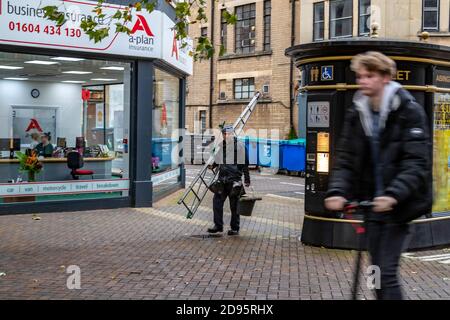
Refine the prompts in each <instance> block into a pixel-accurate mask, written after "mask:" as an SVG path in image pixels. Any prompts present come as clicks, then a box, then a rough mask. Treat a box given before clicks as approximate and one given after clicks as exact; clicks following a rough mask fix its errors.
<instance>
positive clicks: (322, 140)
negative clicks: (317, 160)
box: [317, 132, 330, 152]
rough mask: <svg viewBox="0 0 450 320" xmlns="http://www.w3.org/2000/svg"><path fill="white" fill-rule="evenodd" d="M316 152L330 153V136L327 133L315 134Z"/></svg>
mask: <svg viewBox="0 0 450 320" xmlns="http://www.w3.org/2000/svg"><path fill="white" fill-rule="evenodd" d="M317 152H330V134H329V133H328V132H319V133H318V134H317Z"/></svg>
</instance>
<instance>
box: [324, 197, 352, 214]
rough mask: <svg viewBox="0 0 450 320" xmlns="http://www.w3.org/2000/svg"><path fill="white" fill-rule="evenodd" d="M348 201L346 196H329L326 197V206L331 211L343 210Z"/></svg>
mask: <svg viewBox="0 0 450 320" xmlns="http://www.w3.org/2000/svg"><path fill="white" fill-rule="evenodd" d="M346 202H347V199H345V198H344V197H329V198H326V199H325V207H326V208H327V209H328V210H330V211H341V210H343V209H344V205H345V203H346Z"/></svg>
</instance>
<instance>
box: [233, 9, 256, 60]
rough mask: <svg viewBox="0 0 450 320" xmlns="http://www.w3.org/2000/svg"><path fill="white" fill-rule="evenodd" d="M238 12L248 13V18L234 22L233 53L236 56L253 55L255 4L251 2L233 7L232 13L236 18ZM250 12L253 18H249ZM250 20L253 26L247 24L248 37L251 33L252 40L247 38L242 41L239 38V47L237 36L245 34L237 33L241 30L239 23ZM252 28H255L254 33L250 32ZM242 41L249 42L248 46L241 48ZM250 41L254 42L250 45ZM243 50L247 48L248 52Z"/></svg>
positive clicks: (254, 45) (254, 44)
mask: <svg viewBox="0 0 450 320" xmlns="http://www.w3.org/2000/svg"><path fill="white" fill-rule="evenodd" d="M247 8H249V9H248V10H245V9H247ZM238 10H242V13H245V12H248V13H249V17H248V18H246V19H243V18H242V19H240V20H239V18H238V19H237V21H236V24H235V27H234V52H235V53H236V54H251V53H254V52H255V50H256V3H254V2H253V3H248V4H244V5H241V6H237V7H235V8H234V13H235V15H236V17H238ZM252 12H253V17H252V18H251V17H250V16H251V15H252V14H251V13H252ZM242 16H243V14H242ZM251 20H253V25H251V24H250V23H249V26H248V27H249V28H250V32H249V35H250V34H251V33H253V38H250V37H249V38H245V39H242V38H241V37H239V38H240V40H239V43H240V45H239V46H238V40H237V39H238V34H239V35H242V34H245V33H242V32H238V31H239V30H240V29H242V28H243V27H240V26H239V23H240V22H243V21H251ZM252 26H253V27H255V30H254V31H251V27H252ZM244 40H248V41H250V43H249V45H248V46H242V41H244ZM252 40H254V41H255V42H254V43H253V44H252ZM245 48H248V52H244V51H246V50H244V49H245Z"/></svg>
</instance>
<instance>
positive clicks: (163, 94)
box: [152, 68, 181, 196]
mask: <svg viewBox="0 0 450 320" xmlns="http://www.w3.org/2000/svg"><path fill="white" fill-rule="evenodd" d="M153 81H154V82H153V83H154V90H153V94H154V98H153V99H154V105H153V129H152V134H153V138H152V181H153V192H154V195H155V196H158V195H160V194H162V193H164V192H165V191H167V190H168V189H170V188H172V187H173V186H175V185H177V184H178V183H179V182H180V176H181V175H180V167H179V165H180V163H179V162H178V160H179V158H178V157H177V155H178V151H177V150H178V149H177V148H178V147H179V145H178V141H179V137H180V134H181V132H180V130H179V128H180V79H179V78H178V77H176V76H173V75H171V74H169V73H167V72H165V71H163V70H160V69H157V68H155V74H154V80H153Z"/></svg>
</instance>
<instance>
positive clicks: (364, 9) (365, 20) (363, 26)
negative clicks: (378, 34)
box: [358, 0, 370, 36]
mask: <svg viewBox="0 0 450 320" xmlns="http://www.w3.org/2000/svg"><path fill="white" fill-rule="evenodd" d="M358 24H359V28H358V29H359V31H358V32H359V35H360V36H368V35H370V0H359V23H358Z"/></svg>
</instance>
